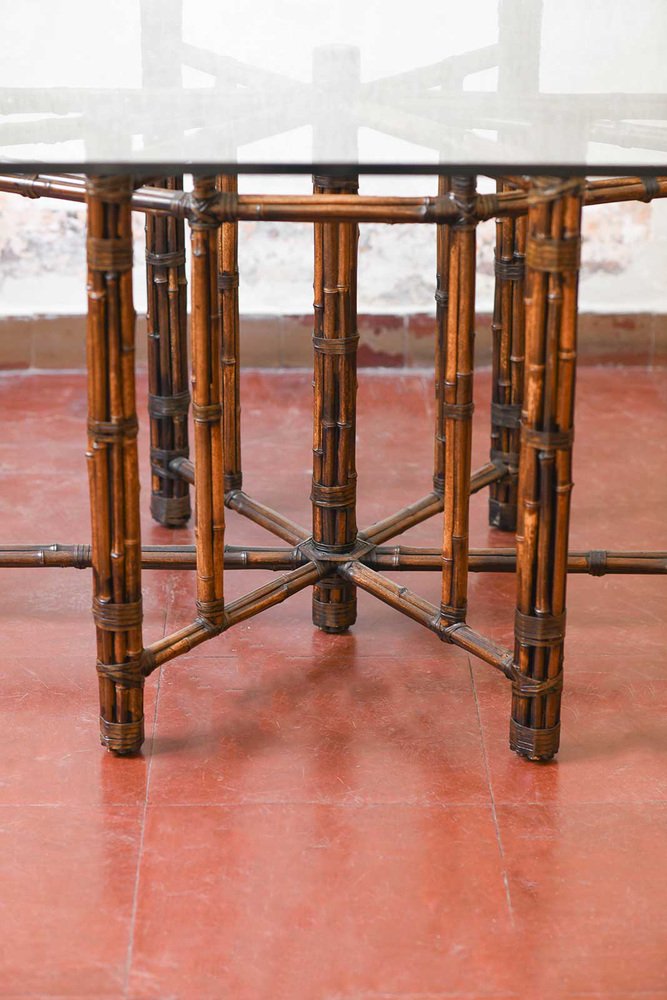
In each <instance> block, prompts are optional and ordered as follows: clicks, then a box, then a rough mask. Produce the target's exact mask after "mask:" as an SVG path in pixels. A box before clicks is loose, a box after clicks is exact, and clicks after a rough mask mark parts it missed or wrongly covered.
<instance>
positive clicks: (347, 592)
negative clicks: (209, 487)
mask: <svg viewBox="0 0 667 1000" xmlns="http://www.w3.org/2000/svg"><path fill="white" fill-rule="evenodd" d="M314 188H315V191H316V192H319V193H326V192H338V193H341V194H345V193H354V192H356V191H357V190H358V181H357V178H356V177H349V178H331V177H316V178H314ZM358 239H359V227H358V226H357V225H356V224H355V223H350V222H344V223H335V222H323V223H316V224H315V280H314V302H315V330H314V336H313V348H314V355H315V360H314V377H313V390H314V420H313V425H314V426H313V484H312V492H311V501H312V504H313V541H314V542H315V544H316V545H322V547H323V548H325V549H327V550H331V551H336V552H345V551H347V550H350V551H351V550H352V549H353V548H354V545H355V544H356V541H357V521H356V481H357V473H356V465H355V436H356V394H357V342H358V339H359V337H358V334H357V243H358ZM356 617H357V602H356V588H355V587H354V586H353V585H352V584H349V583H347V582H346V581H343V580H341V579H336V578H335V577H333V578H331V579H330V580H323V581H320V582H319V583H318V584H317V586H315V587H314V588H313V624H315V625H316V626H317V627H318V628H321V629H322V630H323V631H325V632H345V631H346V630H347V629H348V628H350V626H351V625H354V623H355V621H356Z"/></svg>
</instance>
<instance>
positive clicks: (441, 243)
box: [433, 174, 451, 497]
mask: <svg viewBox="0 0 667 1000" xmlns="http://www.w3.org/2000/svg"><path fill="white" fill-rule="evenodd" d="M450 190H451V179H450V178H449V177H446V176H444V175H442V174H441V175H440V176H439V177H438V196H439V197H441V198H445V197H447V195H448V194H449V192H450ZM450 234H451V230H450V227H449V226H447V225H444V224H443V223H438V225H437V226H436V287H435V303H436V306H435V455H434V461H433V491H434V493H437V495H438V496H439V497H441V496H442V495H443V493H444V489H445V412H444V404H445V357H446V347H447V303H448V297H449V288H448V281H449V279H448V266H449V245H450Z"/></svg>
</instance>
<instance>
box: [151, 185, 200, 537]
mask: <svg viewBox="0 0 667 1000" xmlns="http://www.w3.org/2000/svg"><path fill="white" fill-rule="evenodd" d="M154 186H155V187H159V188H166V189H168V190H180V189H181V187H182V178H181V177H166V178H164V179H163V180H161V181H158V182H154ZM146 279H147V284H148V310H147V320H148V391H149V396H148V412H149V415H150V426H151V514H152V515H153V517H154V519H155V520H156V521H158V522H159V523H160V524H164V525H166V526H167V527H170V528H176V527H180V526H181V525H183V524H185V523H186V522H187V521H188V520H189V518H190V488H189V486H188V484H187V483H186V482H185V481H184V480H183V479H182V478H181V477H180V476H177V475H175V474H174V473H173V472H172V471H171V470H170V468H169V463H170V462H171V461H172V459H174V458H187V457H188V455H189V450H188V409H189V407H190V393H189V391H188V354H187V281H186V277H185V232H184V225H183V221H182V220H181V219H176V218H170V217H168V216H160V215H155V214H153V213H150V212H149V213H148V214H147V215H146Z"/></svg>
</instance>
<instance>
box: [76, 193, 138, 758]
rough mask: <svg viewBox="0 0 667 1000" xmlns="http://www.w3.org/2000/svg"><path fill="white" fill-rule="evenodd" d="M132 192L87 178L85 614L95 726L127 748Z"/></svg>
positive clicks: (133, 425)
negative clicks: (88, 580) (88, 610)
mask: <svg viewBox="0 0 667 1000" xmlns="http://www.w3.org/2000/svg"><path fill="white" fill-rule="evenodd" d="M131 194H132V178H131V177H128V176H109V177H90V178H88V180H87V198H86V200H87V208H88V239H87V252H88V323H87V355H88V450H87V453H86V458H87V462H88V474H89V482H90V509H91V522H92V546H91V562H92V569H93V618H94V620H95V626H96V631H97V672H98V675H99V690H100V736H101V741H102V744H103V746H105V747H106V748H107V749H109V750H111V751H113V752H115V753H134V752H136V751H137V750H138V749H139V748H140V747H141V744H142V743H143V739H144V732H143V684H144V674H143V670H142V663H143V656H144V652H143V639H142V628H141V623H142V605H141V531H140V518H139V466H138V459H137V415H136V404H135V384H134V383H135V372H134V347H135V344H134V336H135V330H134V326H135V323H134V320H135V316H134V307H133V304H132V228H131V215H130V198H131Z"/></svg>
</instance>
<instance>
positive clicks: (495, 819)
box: [468, 657, 516, 929]
mask: <svg viewBox="0 0 667 1000" xmlns="http://www.w3.org/2000/svg"><path fill="white" fill-rule="evenodd" d="M468 670H469V671H470V683H471V684H472V695H473V698H474V699H475V711H476V712H477V725H478V726H479V738H480V742H481V744H482V758H483V760H484V771H485V773H486V783H487V785H488V787H489V796H490V798H491V815H492V816H493V826H494V829H495V831H496V841H497V843H498V853H499V854H500V860H501V863H502V871H503V885H504V886H505V898H506V900H507V909H508V911H509V917H510V924H511V926H512V929H515V927H516V924H515V920H514V907H513V906H512V894H511V893H510V884H509V879H508V877H507V867H506V864H505V849H504V848H503V839H502V837H501V835H500V826H499V824H498V812H497V810H496V800H495V797H494V794H493V786H492V784H491V771H490V769H489V758H488V756H487V753H486V743H485V741H484V730H483V729H482V716H481V713H480V710H479V699H478V697H477V687H476V685H475V675H474V674H473V670H472V663H471V662H470V657H468Z"/></svg>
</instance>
